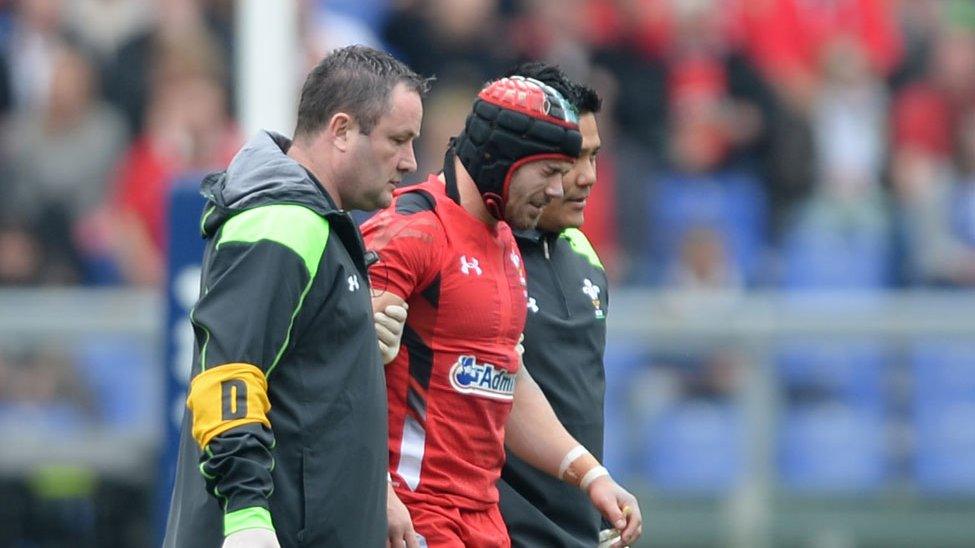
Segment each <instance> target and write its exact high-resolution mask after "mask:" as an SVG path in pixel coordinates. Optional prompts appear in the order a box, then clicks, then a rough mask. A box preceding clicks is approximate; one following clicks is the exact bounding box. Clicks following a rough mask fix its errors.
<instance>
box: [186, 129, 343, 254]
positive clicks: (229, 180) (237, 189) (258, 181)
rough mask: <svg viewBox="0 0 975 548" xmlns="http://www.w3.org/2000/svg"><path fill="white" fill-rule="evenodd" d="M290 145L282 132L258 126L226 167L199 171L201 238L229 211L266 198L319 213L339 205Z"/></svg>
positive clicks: (229, 214)
mask: <svg viewBox="0 0 975 548" xmlns="http://www.w3.org/2000/svg"><path fill="white" fill-rule="evenodd" d="M290 147H291V141H290V140H289V139H288V138H287V137H284V136H283V135H280V134H278V133H275V132H272V131H261V132H260V133H258V134H257V135H255V136H254V137H252V138H251V139H250V140H249V141H248V142H247V144H245V145H244V147H243V148H241V149H240V151H239V152H237V155H236V156H234V159H233V160H231V162H230V166H228V167H227V169H226V170H225V171H219V172H215V173H211V174H209V175H207V176H206V177H204V179H203V182H202V183H201V184H200V193H201V194H203V197H204V198H206V199H207V204H206V207H205V208H204V210H203V218H202V219H201V221H200V230H201V231H202V233H203V237H204V238H209V237H211V236H213V235H214V234H215V233H216V232H217V229H219V228H220V226H221V225H223V223H224V222H226V221H227V219H229V218H231V217H233V216H234V215H236V214H238V213H240V212H242V211H244V210H247V209H252V208H255V207H259V206H264V205H268V204H296V205H301V206H305V207H307V208H309V209H311V210H312V211H315V212H316V213H318V214H319V215H322V216H323V217H324V216H326V215H328V214H329V213H332V212H335V211H337V210H338V208H337V207H336V206H335V202H333V201H332V199H331V197H329V196H328V194H327V193H326V192H325V189H323V188H322V187H321V185H320V184H319V183H318V182H317V181H316V180H315V178H314V176H313V175H312V174H311V173H310V172H309V171H308V170H307V169H305V167H304V166H302V165H301V164H299V163H298V162H296V161H295V160H294V159H292V158H291V157H290V156H288V155H287V151H288V149H289V148H290Z"/></svg>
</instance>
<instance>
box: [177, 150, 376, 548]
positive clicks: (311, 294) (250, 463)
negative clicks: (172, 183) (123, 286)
mask: <svg viewBox="0 0 975 548" xmlns="http://www.w3.org/2000/svg"><path fill="white" fill-rule="evenodd" d="M289 146H290V143H289V142H288V140H287V139H285V138H284V137H281V136H280V135H276V134H271V133H267V132H262V133H260V134H259V135H257V136H256V137H255V138H253V139H252V140H251V141H250V142H248V143H247V144H246V145H245V146H244V148H243V149H242V150H241V151H240V152H239V153H238V154H237V156H236V157H235V158H234V160H233V162H232V163H231V164H230V166H229V168H228V169H227V171H225V172H221V173H216V174H212V175H210V176H208V177H207V178H206V179H205V180H204V181H203V185H202V191H203V194H204V196H205V197H206V198H207V199H208V203H207V206H206V209H205V210H204V214H203V219H202V220H201V230H202V232H203V236H204V237H205V238H207V239H208V240H209V241H208V243H207V248H206V254H205V255H204V263H203V274H202V279H201V288H200V295H201V296H200V299H199V301H198V302H197V304H196V306H195V308H194V309H193V312H192V314H191V316H190V319H191V320H192V323H193V328H194V332H195V335H196V343H197V344H196V351H195V353H194V359H193V368H192V373H191V377H190V378H191V379H192V383H191V389H190V394H189V396H188V399H187V404H188V406H189V409H188V410H187V412H186V416H185V417H184V420H183V429H182V434H181V442H180V454H179V463H178V465H177V472H176V485H175V489H174V492H173V499H172V503H171V507H170V511H169V523H168V525H167V531H166V539H165V541H164V546H167V547H179V548H193V547H200V548H204V547H205V548H217V547H219V546H220V544H221V542H222V540H223V537H224V527H225V525H227V526H228V527H233V526H234V525H233V524H234V523H236V526H237V527H240V524H241V520H251V521H250V523H251V524H253V520H255V519H257V520H258V521H260V519H266V516H267V514H268V512H269V514H270V519H271V521H272V522H273V525H274V528H275V529H276V533H277V536H278V539H279V540H280V542H281V546H283V547H293V546H364V547H372V546H377V547H379V546H383V545H384V542H385V538H386V471H387V469H388V456H387V448H386V438H387V431H386V388H385V386H386V385H385V379H384V375H383V368H382V364H381V362H380V357H379V351H378V348H377V345H376V334H375V330H374V328H373V316H372V306H371V301H370V296H369V277H368V276H367V275H366V264H365V257H364V248H363V244H362V239H361V237H360V235H359V232H358V229H357V228H356V226H355V224H354V223H353V221H352V219H351V218H350V217H349V216H348V215H347V214H346V213H344V212H342V211H339V210H338V209H337V208H336V207H335V205H334V202H333V201H332V200H331V198H330V197H329V196H328V195H327V193H326V192H325V191H324V190H323V189H322V187H321V186H320V185H319V184H318V182H317V181H315V180H314V178H313V177H312V175H311V174H310V173H309V172H308V171H306V170H305V169H304V168H303V167H302V166H301V165H300V164H298V163H296V162H295V161H294V160H292V159H291V158H289V157H288V156H287V155H286V154H285V151H286V150H287V148H288V147H289ZM235 372H237V373H235ZM261 379H264V381H263V382H264V383H266V388H263V387H262V380H261ZM264 390H266V400H262V399H261V398H262V396H261V395H260V393H261V392H262V391H264ZM266 404H270V409H269V410H266V412H264V413H262V412H261V409H262V408H264V407H266ZM214 433H215V434H214ZM210 435H212V437H209V438H207V437H204V436H210ZM198 440H203V442H205V451H203V452H201V450H200V443H201V441H198ZM201 453H202V454H201ZM262 509H266V510H267V511H265V510H262ZM231 514H233V516H232V517H231V518H227V519H226V520H225V515H231ZM255 516H256V517H255ZM225 521H227V522H228V523H226V524H225Z"/></svg>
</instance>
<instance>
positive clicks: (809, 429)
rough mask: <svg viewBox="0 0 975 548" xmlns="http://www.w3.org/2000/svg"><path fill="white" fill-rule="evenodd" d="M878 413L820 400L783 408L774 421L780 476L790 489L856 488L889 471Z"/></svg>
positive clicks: (874, 486) (879, 481)
mask: <svg viewBox="0 0 975 548" xmlns="http://www.w3.org/2000/svg"><path fill="white" fill-rule="evenodd" d="M886 432H887V428H886V424H885V415H884V414H883V413H880V412H877V411H873V410H869V409H863V408H859V407H856V406H853V405H849V404H848V403H847V404H842V403H838V402H833V403H825V402H824V403H819V404H812V405H803V406H799V407H795V408H791V409H788V410H786V411H785V413H784V415H783V416H782V422H781V423H780V425H779V477H780V480H781V482H782V485H783V486H784V487H786V488H789V489H795V490H800V491H813V492H828V493H830V494H841V493H842V494H861V493H865V492H870V491H875V490H878V489H881V488H883V487H884V484H885V482H886V480H887V479H888V475H889V471H890V470H889V462H890V461H889V458H888V451H887V447H888V445H887V436H886Z"/></svg>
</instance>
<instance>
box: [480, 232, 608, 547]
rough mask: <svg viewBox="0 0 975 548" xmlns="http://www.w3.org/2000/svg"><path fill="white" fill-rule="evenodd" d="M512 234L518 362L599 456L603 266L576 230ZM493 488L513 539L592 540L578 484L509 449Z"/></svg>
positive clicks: (594, 531) (591, 512)
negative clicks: (519, 309)
mask: <svg viewBox="0 0 975 548" xmlns="http://www.w3.org/2000/svg"><path fill="white" fill-rule="evenodd" d="M515 235H516V237H517V240H518V247H519V248H520V249H521V254H522V257H523V259H524V261H525V268H526V270H527V273H528V317H527V320H526V322H525V342H524V346H525V356H524V360H525V367H527V368H528V372H529V373H531V376H532V378H534V379H535V381H536V382H537V383H538V385H539V386H540V387H541V389H542V391H543V392H544V393H545V397H546V398H548V401H549V402H550V403H551V404H552V408H553V409H554V410H555V414H556V415H557V416H558V418H559V420H560V421H561V422H562V424H563V425H565V428H566V429H567V430H568V431H569V433H570V434H572V436H573V437H575V438H576V439H577V440H578V441H579V443H581V444H582V445H583V446H585V447H586V448H587V449H588V450H589V451H590V452H591V453H592V454H593V455H595V456H596V458H597V459H600V460H602V453H603V397H604V394H605V376H604V369H603V351H604V349H605V346H606V312H607V307H608V305H609V295H608V292H607V289H606V273H605V271H604V270H603V267H602V264H601V263H600V262H599V258H598V257H597V256H596V253H595V252H594V251H593V249H592V246H591V245H590V244H589V241H588V240H587V239H586V237H585V236H584V235H583V234H582V232H580V231H579V230H576V229H568V230H566V231H564V232H562V233H561V234H551V233H546V234H543V233H539V232H537V231H522V232H516V233H515ZM498 489H499V491H500V493H501V503H500V505H501V513H502V515H503V516H504V520H505V523H506V524H507V525H508V533H509V534H510V536H511V542H512V545H513V546H515V547H518V546H525V547H537V546H560V547H577V546H578V547H586V548H592V547H593V546H595V545H596V543H597V537H598V535H599V527H600V516H599V513H598V512H597V511H596V509H595V508H594V507H593V506H592V504H591V503H590V502H589V498H588V497H587V496H586V495H585V494H584V493H583V492H582V491H580V490H579V489H578V488H577V487H573V486H570V485H568V484H566V483H562V482H560V481H559V480H557V479H555V478H553V477H551V476H549V475H547V474H545V473H543V472H540V471H538V470H536V469H534V468H532V467H531V466H530V465H528V464H526V463H525V462H524V461H522V460H521V459H519V458H518V457H516V456H514V455H513V454H511V452H510V451H509V452H508V455H507V463H506V464H505V467H504V470H503V471H502V474H501V480H500V481H499V482H498Z"/></svg>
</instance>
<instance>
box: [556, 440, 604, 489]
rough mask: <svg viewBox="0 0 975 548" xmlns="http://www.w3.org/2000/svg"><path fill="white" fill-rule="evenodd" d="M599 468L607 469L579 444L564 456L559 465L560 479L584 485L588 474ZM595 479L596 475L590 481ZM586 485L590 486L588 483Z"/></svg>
mask: <svg viewBox="0 0 975 548" xmlns="http://www.w3.org/2000/svg"><path fill="white" fill-rule="evenodd" d="M598 468H602V469H603V470H606V469H605V468H603V467H602V466H600V465H599V461H598V460H596V457H594V456H593V455H592V453H590V452H589V451H587V450H586V448H585V447H583V446H581V445H577V446H575V447H573V448H572V449H571V450H570V451H569V452H568V453H566V454H565V457H563V458H562V464H561V465H559V479H560V480H562V481H564V482H566V483H568V484H571V485H576V486H579V487H582V481H583V479H584V478H585V477H586V475H587V474H589V473H590V472H592V471H593V470H595V469H598ZM593 479H595V477H593V478H591V479H590V480H589V481H590V482H591V481H592V480H593ZM586 486H587V487H588V483H587V484H586Z"/></svg>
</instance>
